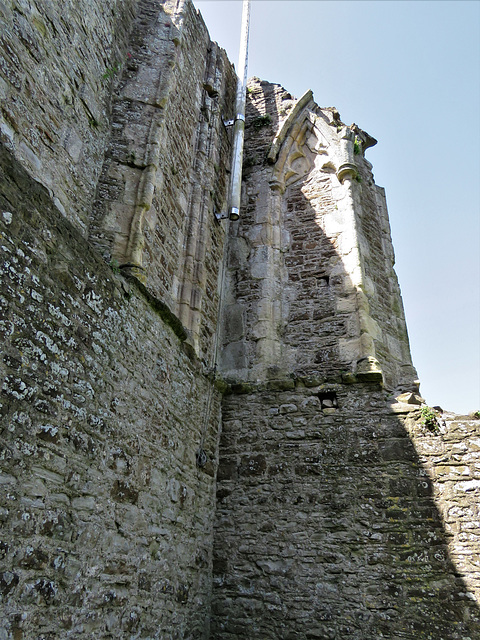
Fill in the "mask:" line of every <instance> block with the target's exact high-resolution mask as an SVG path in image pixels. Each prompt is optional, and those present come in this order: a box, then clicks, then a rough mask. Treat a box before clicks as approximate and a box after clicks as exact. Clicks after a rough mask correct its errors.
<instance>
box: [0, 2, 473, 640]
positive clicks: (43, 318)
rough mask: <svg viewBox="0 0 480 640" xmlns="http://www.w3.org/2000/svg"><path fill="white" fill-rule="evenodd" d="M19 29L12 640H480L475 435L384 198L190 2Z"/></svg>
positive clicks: (0, 570)
mask: <svg viewBox="0 0 480 640" xmlns="http://www.w3.org/2000/svg"><path fill="white" fill-rule="evenodd" d="M63 4H64V5H65V6H62V7H59V6H58V7H57V5H56V3H50V2H47V1H46V0H9V1H8V2H7V3H4V4H3V5H2V6H0V19H1V21H2V25H1V26H2V29H1V39H0V47H1V48H0V52H1V57H0V98H1V121H0V136H1V138H0V141H1V146H0V232H1V243H0V244H1V252H2V260H1V277H2V280H1V291H0V336H1V341H2V359H1V361H0V376H1V379H0V387H1V394H0V416H1V423H0V438H1V447H2V448H1V455H0V459H1V469H2V472H1V475H0V482H1V487H2V494H1V496H0V526H1V529H0V560H1V562H2V564H1V567H0V597H1V604H0V606H1V611H2V615H1V616H0V638H1V639H8V640H20V639H21V640H40V639H41V640H46V639H48V640H53V639H55V640H56V639H62V640H63V639H67V638H82V639H87V638H95V639H103V638H105V639H106V638H122V639H123V638H125V639H127V638H129V639H130V638H132V639H133V638H142V639H145V640H146V639H147V638H148V639H153V638H157V639H162V640H173V639H178V640H180V639H185V640H187V639H188V640H198V639H202V640H207V639H208V638H210V639H212V640H234V639H240V638H241V639H244V640H247V639H248V640H252V639H254V638H255V639H256V638H258V639H261V640H265V639H267V638H269V639H272V640H277V639H281V640H287V639H288V640H293V639H295V640H297V639H298V640H307V639H308V640H311V639H322V640H323V639H329V640H344V639H346V638H349V639H353V640H376V639H380V638H388V639H391V640H399V639H400V638H402V639H408V640H414V639H415V640H418V639H424V640H427V639H429V640H468V639H470V640H474V639H475V638H477V637H478V636H479V634H480V626H479V611H478V599H479V597H480V568H479V563H478V552H479V544H480V538H479V535H478V526H479V525H478V519H479V517H480V511H479V505H478V496H477V493H476V492H477V491H478V490H479V487H480V451H479V449H480V446H479V444H478V443H479V439H478V429H479V422H478V420H477V421H475V420H473V419H467V418H465V417H458V416H453V415H451V414H441V413H440V412H438V411H437V412H434V411H430V410H429V411H428V412H425V411H424V412H423V414H422V413H421V407H422V404H423V400H422V399H421V397H420V395H419V389H418V381H417V380H416V373H415V369H414V367H413V365H412V361H411V356H410V350H409V345H408V337H407V331H406V324H405V318H404V313H403V307H402V301H401V295H400V290H399V287H398V283H397V279H396V276H395V273H394V270H393V264H394V256H393V249H392V242H391V238H390V230H389V223H388V215H387V210H386V203H385V195H384V191H383V189H382V188H381V187H378V186H377V185H375V183H374V179H373V175H372V171H371V169H372V167H371V165H370V164H369V162H368V160H367V159H366V158H365V152H366V151H367V150H368V148H369V147H370V146H372V145H373V144H375V142H376V141H375V140H374V139H373V138H372V137H371V136H370V135H368V134H367V133H365V132H364V131H362V130H361V129H360V128H359V127H357V126H356V125H351V126H346V125H345V124H344V123H342V121H341V119H340V115H339V113H338V112H337V111H336V110H335V109H333V108H320V107H319V106H318V105H317V104H316V102H315V100H314V98H313V96H312V93H311V92H310V91H307V92H306V93H305V94H304V95H303V96H301V97H299V98H295V97H293V96H291V95H290V94H289V93H288V92H287V91H286V90H285V89H283V88H282V87H281V86H279V85H276V84H270V83H268V82H264V81H260V80H258V79H256V78H254V79H252V80H251V81H250V84H249V91H248V107H247V117H246V140H245V154H244V180H243V195H242V211H241V217H240V220H239V221H238V222H232V221H221V222H218V221H217V219H216V216H215V213H218V212H221V211H225V210H226V209H227V203H228V197H229V194H228V184H229V172H230V158H231V145H232V135H231V130H229V128H228V127H227V126H226V125H225V121H226V120H228V119H229V118H231V117H232V116H233V114H234V94H235V82H236V78H235V73H234V69H233V68H232V65H231V64H230V63H229V61H228V59H227V57H226V54H225V52H224V51H223V50H221V49H220V48H219V47H218V45H217V44H216V43H213V42H211V41H210V38H209V36H208V32H207V30H206V27H205V25H204V24H203V21H202V18H201V16H200V15H199V14H198V12H197V11H196V10H195V8H194V6H193V4H192V3H191V2H190V1H189V0H164V1H161V0H117V2H115V3H113V5H112V6H110V5H109V6H108V7H107V6H106V5H105V3H104V2H100V1H99V0H88V2H87V0H82V1H76V2H71V3H63Z"/></svg>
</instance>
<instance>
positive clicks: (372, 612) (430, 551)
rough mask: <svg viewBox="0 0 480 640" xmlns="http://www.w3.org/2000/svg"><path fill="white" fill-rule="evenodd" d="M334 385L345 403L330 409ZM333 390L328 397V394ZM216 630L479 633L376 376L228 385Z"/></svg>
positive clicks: (220, 634) (362, 636) (361, 637)
mask: <svg viewBox="0 0 480 640" xmlns="http://www.w3.org/2000/svg"><path fill="white" fill-rule="evenodd" d="M326 387H328V388H329V389H330V391H331V392H332V393H334V394H335V396H336V402H337V404H338V408H337V409H336V410H333V411H332V410H329V411H325V410H322V408H321V406H322V402H321V399H320V398H321V396H322V393H324V390H325V388H326ZM319 396H320V397H319ZM223 411H224V426H223V434H222V443H221V462H220V468H219V478H218V486H217V500H218V506H217V521H216V535H215V547H216V548H215V564H214V572H215V578H214V588H215V596H214V631H213V633H212V638H222V639H226V638H233V637H235V638H253V637H261V638H272V640H273V639H274V638H275V639H283V640H287V639H292V640H293V639H294V638H295V639H296V640H304V639H311V638H322V639H324V638H325V639H327V638H328V639H335V640H340V639H341V640H343V639H345V638H349V639H352V640H371V639H377V638H389V639H391V640H393V639H395V640H397V639H400V638H405V639H407V638H408V639H409V640H414V639H415V640H417V639H425V640H426V639H430V640H466V639H467V638H470V639H471V640H474V638H477V637H478V634H479V633H480V624H479V610H478V606H477V605H476V603H475V602H473V601H472V599H471V595H470V594H468V593H467V588H466V586H465V584H464V581H463V580H462V576H461V575H460V574H459V571H458V569H457V568H456V567H455V566H454V564H453V563H452V561H451V560H450V558H449V553H448V546H447V538H446V535H445V531H444V528H443V524H442V520H441V517H440V515H439V512H438V509H437V507H436V505H435V502H434V500H433V497H432V485H431V482H430V480H429V478H428V475H427V473H426V472H425V470H424V469H423V467H422V465H421V463H420V462H419V458H418V456H417V454H416V451H415V446H414V443H413V442H412V441H411V439H410V438H409V437H408V434H407V432H406V430H405V427H404V418H403V417H399V416H397V415H394V414H393V413H392V412H391V411H390V410H389V408H388V404H387V394H386V392H385V391H384V390H382V389H381V388H380V387H379V386H378V385H375V384H355V385H351V386H347V385H337V384H330V385H323V386H322V387H320V386H319V387H311V388H307V387H305V386H303V385H302V384H301V383H297V386H296V388H295V390H291V391H288V392H268V391H262V392H259V393H251V394H249V395H230V396H227V397H225V399H224V405H223Z"/></svg>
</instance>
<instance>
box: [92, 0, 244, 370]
mask: <svg viewBox="0 0 480 640" xmlns="http://www.w3.org/2000/svg"><path fill="white" fill-rule="evenodd" d="M128 56H129V57H128V60H127V64H126V67H125V70H124V73H123V75H122V77H121V80H120V82H119V84H118V87H117V89H116V91H115V93H114V96H113V109H112V111H113V115H112V137H111V140H110V143H109V146H108V149H107V152H106V156H105V163H104V167H103V172H102V176H101V179H100V183H99V187H98V193H97V201H96V206H95V211H94V220H93V223H92V225H91V230H90V235H91V238H92V240H93V242H94V244H95V246H97V247H98V248H99V249H100V251H101V252H102V253H103V254H104V256H105V258H106V260H107V261H110V260H111V259H113V260H114V262H115V263H116V264H117V265H119V266H120V267H121V268H123V269H126V270H128V271H129V272H132V273H134V274H135V275H136V276H137V277H138V278H140V279H142V281H144V282H145V283H146V284H147V286H148V288H149V290H150V291H152V292H153V293H154V295H155V296H156V297H158V298H161V299H162V300H163V301H164V302H165V303H166V304H168V305H169V307H170V308H171V309H172V310H173V311H174V312H175V313H176V314H177V315H178V317H179V318H180V320H181V322H182V323H183V324H184V325H185V327H186V328H187V330H188V331H189V341H190V342H191V344H192V345H193V346H194V347H195V349H196V351H197V353H199V355H201V356H202V357H205V358H207V359H208V358H210V357H211V350H212V344H213V329H212V327H213V326H214V324H215V323H216V315H217V307H218V287H217V282H218V278H219V265H221V263H222V255H223V245H224V236H225V226H224V225H219V224H218V223H217V222H216V220H215V216H214V211H215V210H217V211H220V210H222V209H223V210H225V209H226V198H227V192H226V189H227V184H228V180H227V169H228V167H229V163H230V147H231V141H230V138H231V135H230V134H229V133H227V129H226V128H225V126H224V124H223V118H224V117H231V116H232V110H233V106H234V94H235V76H234V72H233V68H232V66H231V64H230V63H229V61H228V59H227V57H226V54H225V52H224V51H223V50H221V49H220V48H219V47H218V45H217V44H216V43H212V42H211V41H210V38H209V35H208V31H207V29H206V27H205V25H204V24H203V21H202V20H201V19H200V18H199V16H198V14H197V12H196V10H195V8H194V6H193V5H192V4H191V2H187V3H177V2H171V1H169V2H164V3H161V4H160V3H158V2H157V1H156V0H155V1H152V0H141V2H140V3H139V13H138V16H137V20H136V22H135V25H134V27H133V30H132V37H131V40H130V44H129V53H128Z"/></svg>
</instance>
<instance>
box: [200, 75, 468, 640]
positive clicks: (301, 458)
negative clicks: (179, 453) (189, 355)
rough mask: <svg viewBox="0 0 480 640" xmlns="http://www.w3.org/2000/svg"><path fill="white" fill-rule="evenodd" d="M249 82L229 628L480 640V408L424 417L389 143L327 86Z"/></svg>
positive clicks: (234, 291)
mask: <svg viewBox="0 0 480 640" xmlns="http://www.w3.org/2000/svg"><path fill="white" fill-rule="evenodd" d="M248 98H249V99H248V112H247V119H246V145H245V162H244V168H245V185H244V202H245V206H244V210H243V216H242V218H241V220H240V222H239V224H238V225H237V226H236V227H235V228H234V229H233V234H232V237H231V238H230V240H229V246H228V262H227V289H226V298H225V310H226V313H225V325H224V345H225V348H224V352H223V354H222V355H223V359H222V367H223V372H224V375H225V376H226V377H227V379H229V381H230V393H229V394H227V395H226V396H225V397H224V400H223V405H222V407H223V409H222V411H223V427H222V435H221V443H220V452H221V458H220V466H219V471H218V481H217V503H218V505H217V512H216V529H215V537H214V544H215V565H214V566H215V570H214V574H215V575H214V607H213V612H214V616H213V620H214V626H213V630H212V636H211V637H212V638H218V639H219V640H220V638H221V639H222V640H225V639H227V638H232V639H233V638H237V639H238V638H245V639H247V638H271V639H272V640H274V639H277V638H282V639H283V640H287V639H292V640H293V639H294V638H295V640H307V639H313V638H322V639H327V638H328V639H331V640H340V639H342V640H343V639H344V638H349V639H350V638H351V639H352V640H371V639H372V638H375V639H377V638H390V639H393V638H395V640H396V639H397V638H398V639H400V638H405V639H409V640H414V639H415V640H418V639H425V640H427V639H429V640H454V639H455V640H466V639H467V638H469V639H470V640H473V639H474V638H476V637H477V636H478V635H479V634H480V622H479V621H480V617H479V610H478V604H477V602H478V601H479V600H480V592H479V584H478V579H479V568H480V567H479V566H478V561H477V559H478V553H479V546H478V545H479V540H478V536H477V535H476V531H475V529H476V527H477V526H478V515H479V511H478V495H476V493H475V492H476V491H478V482H479V478H480V467H478V466H477V464H478V455H477V439H478V433H479V428H480V423H479V421H473V420H470V421H468V420H467V421H460V422H457V421H455V420H454V419H453V418H452V419H451V420H450V421H447V423H445V424H444V423H443V422H442V419H441V418H440V417H435V418H434V419H433V422H432V423H431V424H429V425H428V426H426V425H425V424H423V422H424V418H422V415H421V410H420V407H421V405H422V403H423V400H422V398H421V397H420V396H419V395H418V382H417V381H416V379H415V378H416V374H415V369H414V368H413V365H412V362H411V357H410V353H409V346H408V336H407V331H406V324H405V318H404V313H403V308H402V302H401V296H400V291H399V287H398V283H397V279H396V276H395V273H394V271H393V263H394V255H393V247H392V244H391V238H390V229H389V224H388V216H387V212H386V205H385V196H384V192H383V189H381V188H380V187H377V186H376V185H375V184H374V181H373V175H372V171H371V169H372V167H371V165H370V163H369V162H368V161H367V160H366V159H365V157H364V153H365V150H366V149H368V147H369V146H371V145H372V144H374V143H375V140H374V139H373V138H371V136H369V135H368V134H366V133H365V132H364V131H362V130H361V129H359V128H358V127H357V126H356V125H352V126H351V127H346V126H345V125H344V124H343V123H342V122H341V120H340V116H339V114H338V112H337V111H336V110H335V109H331V108H329V109H321V108H319V107H318V106H317V105H315V103H314V102H313V98H312V94H311V92H307V93H306V94H305V95H304V96H302V97H301V98H300V99H298V100H297V99H293V98H292V96H291V95H290V94H288V93H287V92H286V91H285V90H284V89H282V87H280V86H279V85H272V84H270V83H268V82H263V81H259V80H258V79H254V80H253V81H252V82H251V83H250V85H249V93H248ZM475 436H476V437H475Z"/></svg>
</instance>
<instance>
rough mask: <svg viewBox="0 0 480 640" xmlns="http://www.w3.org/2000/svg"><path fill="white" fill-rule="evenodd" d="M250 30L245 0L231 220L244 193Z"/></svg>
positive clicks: (236, 107)
mask: <svg viewBox="0 0 480 640" xmlns="http://www.w3.org/2000/svg"><path fill="white" fill-rule="evenodd" d="M249 30H250V0H243V12H242V32H241V40H240V52H239V54H238V77H237V98H236V105H235V129H234V134H233V135H234V138H233V157H232V174H231V183H230V210H229V215H230V220H238V218H239V217H240V200H241V195H242V163H243V139H244V135H245V102H246V99H247V67H248V35H249Z"/></svg>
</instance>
